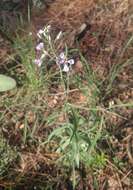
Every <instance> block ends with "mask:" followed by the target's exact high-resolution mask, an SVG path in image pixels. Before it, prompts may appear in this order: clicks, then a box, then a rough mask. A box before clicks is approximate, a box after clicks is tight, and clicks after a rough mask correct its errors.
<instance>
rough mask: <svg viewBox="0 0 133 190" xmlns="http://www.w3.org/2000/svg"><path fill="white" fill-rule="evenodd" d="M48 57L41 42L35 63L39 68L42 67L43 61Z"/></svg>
mask: <svg viewBox="0 0 133 190" xmlns="http://www.w3.org/2000/svg"><path fill="white" fill-rule="evenodd" d="M46 55H47V52H46V51H45V50H44V43H43V42H40V43H39V44H37V46H36V59H35V60H34V63H35V64H36V65H37V66H38V67H41V65H42V63H43V59H44V58H45V56H46Z"/></svg>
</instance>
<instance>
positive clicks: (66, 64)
mask: <svg viewBox="0 0 133 190" xmlns="http://www.w3.org/2000/svg"><path fill="white" fill-rule="evenodd" d="M56 63H57V65H59V66H60V67H61V68H62V71H64V72H68V71H69V70H70V68H71V65H73V64H74V59H69V60H68V59H67V57H66V55H65V54H64V52H61V53H60V55H59V57H58V58H57V59H56Z"/></svg>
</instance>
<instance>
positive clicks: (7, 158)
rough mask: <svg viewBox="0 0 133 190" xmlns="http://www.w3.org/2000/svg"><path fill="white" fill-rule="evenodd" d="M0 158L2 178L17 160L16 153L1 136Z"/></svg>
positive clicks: (0, 174)
mask: <svg viewBox="0 0 133 190" xmlns="http://www.w3.org/2000/svg"><path fill="white" fill-rule="evenodd" d="M0 157H1V158H0V176H2V175H3V174H4V173H6V172H7V171H8V168H9V167H11V166H12V164H13V162H14V161H15V160H16V158H17V153H16V151H15V150H14V149H12V148H11V147H10V145H9V144H8V143H7V141H6V139H5V138H4V137H3V136H2V135H0ZM12 167H13V166H12Z"/></svg>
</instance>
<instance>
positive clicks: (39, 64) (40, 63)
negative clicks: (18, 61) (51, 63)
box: [34, 59, 42, 67]
mask: <svg viewBox="0 0 133 190" xmlns="http://www.w3.org/2000/svg"><path fill="white" fill-rule="evenodd" d="M34 63H35V65H37V66H38V67H41V65H42V60H41V59H35V60H34Z"/></svg>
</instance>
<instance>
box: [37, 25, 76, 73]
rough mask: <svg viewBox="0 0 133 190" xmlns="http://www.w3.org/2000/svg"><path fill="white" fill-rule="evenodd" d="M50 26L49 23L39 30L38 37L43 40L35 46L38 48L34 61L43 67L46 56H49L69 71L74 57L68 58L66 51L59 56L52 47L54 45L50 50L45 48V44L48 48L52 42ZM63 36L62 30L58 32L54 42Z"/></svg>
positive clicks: (65, 70) (64, 69) (60, 66)
mask: <svg viewBox="0 0 133 190" xmlns="http://www.w3.org/2000/svg"><path fill="white" fill-rule="evenodd" d="M50 28H51V26H50V25H48V26H47V27H45V28H44V29H40V30H39V31H38V32H37V36H38V39H39V41H41V42H39V43H38V44H37V46H36V48H35V49H36V59H35V60H34V63H35V64H36V65H37V66H38V67H41V65H42V63H43V60H44V58H46V56H49V57H50V58H52V59H53V60H56V64H57V65H58V66H59V68H61V69H62V71H64V72H69V71H70V69H71V66H72V65H73V64H74V59H68V58H67V56H66V55H65V53H64V52H62V53H60V54H59V56H57V55H56V52H55V50H54V49H55V48H54V49H52V47H53V46H50V50H48V51H46V50H45V47H44V45H45V44H46V48H47V47H48V45H51V43H52V42H51V35H50ZM61 36H62V32H61V31H60V32H59V33H58V34H57V36H56V38H55V40H54V42H53V43H56V41H58V40H59V39H60V38H61ZM54 45H55V44H54ZM52 51H53V52H52Z"/></svg>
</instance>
